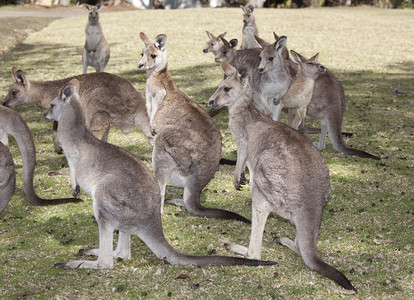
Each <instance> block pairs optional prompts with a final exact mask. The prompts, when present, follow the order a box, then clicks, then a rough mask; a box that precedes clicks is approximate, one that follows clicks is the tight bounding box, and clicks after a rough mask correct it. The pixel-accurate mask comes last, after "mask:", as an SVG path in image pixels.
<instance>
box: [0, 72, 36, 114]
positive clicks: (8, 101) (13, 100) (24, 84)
mask: <svg viewBox="0 0 414 300" xmlns="http://www.w3.org/2000/svg"><path fill="white" fill-rule="evenodd" d="M12 75H13V77H14V79H15V80H16V82H15V83H13V85H12V86H11V87H10V88H9V92H8V94H7V96H6V98H4V100H3V105H4V106H6V107H13V106H16V105H18V104H20V103H24V102H27V101H29V100H30V97H29V88H30V83H29V81H27V80H26V77H25V76H24V73H23V71H22V70H19V69H18V68H16V67H13V68H12Z"/></svg>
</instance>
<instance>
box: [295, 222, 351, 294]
mask: <svg viewBox="0 0 414 300" xmlns="http://www.w3.org/2000/svg"><path fill="white" fill-rule="evenodd" d="M307 225H308V224H306V221H305V220H304V222H300V224H296V226H297V242H298V243H297V246H298V248H299V249H298V250H299V252H300V254H301V256H302V259H303V261H304V262H305V264H306V265H307V266H308V267H309V268H310V269H311V270H314V271H316V272H318V273H319V274H321V275H323V276H325V277H327V278H329V279H331V280H333V281H335V282H336V283H338V284H339V285H340V286H342V287H343V288H344V289H347V290H354V291H355V292H356V289H355V288H354V287H353V286H352V284H351V282H349V280H348V278H346V277H345V275H344V274H342V273H341V272H340V271H338V270H337V269H335V268H334V267H332V266H330V265H329V264H327V263H326V262H324V261H323V260H322V259H321V257H320V256H319V253H318V249H317V246H316V242H317V236H318V232H317V231H319V227H317V228H316V229H315V230H312V229H310V228H314V227H315V226H307Z"/></svg>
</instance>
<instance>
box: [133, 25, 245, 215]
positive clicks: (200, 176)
mask: <svg viewBox="0 0 414 300" xmlns="http://www.w3.org/2000/svg"><path fill="white" fill-rule="evenodd" d="M140 38H141V40H142V42H143V43H144V46H145V48H144V50H143V52H142V58H141V60H140V61H139V63H138V68H139V69H140V70H146V71H147V76H148V78H147V86H146V89H147V107H149V110H148V113H149V114H150V115H151V118H150V122H151V127H152V129H153V131H154V134H155V138H154V147H153V153H152V163H153V168H154V173H155V178H156V179H157V181H158V185H159V188H160V191H161V201H162V204H161V207H160V209H161V210H162V207H163V203H164V198H165V188H166V184H167V180H168V179H170V181H171V183H172V184H174V185H176V186H180V187H184V200H183V202H184V203H183V204H184V206H185V208H186V209H187V210H188V211H189V212H190V213H191V214H193V215H197V216H203V217H215V218H223V219H235V220H239V221H243V222H246V223H249V222H250V221H249V220H247V219H246V218H244V217H242V216H240V215H238V214H236V213H233V212H230V211H226V210H221V209H214V208H207V207H203V206H202V205H201V204H200V195H201V192H202V190H203V188H204V187H205V186H206V185H207V184H208V183H209V182H210V180H211V178H212V177H213V175H214V173H215V172H216V170H217V169H218V166H219V162H220V158H221V134H220V131H219V130H218V128H217V126H216V125H215V123H214V121H213V119H212V118H211V117H210V116H209V115H208V114H207V112H206V111H205V110H204V109H203V108H202V107H201V106H200V105H198V104H197V103H195V102H194V101H192V100H191V99H190V98H189V97H188V96H187V95H185V94H184V93H183V92H181V91H180V90H179V89H178V88H177V86H176V85H175V83H174V81H173V79H172V77H171V74H170V72H169V71H168V70H167V53H166V42H167V37H166V36H165V35H164V34H160V35H158V36H157V37H156V39H155V42H153V41H151V40H150V39H149V38H148V37H147V36H146V35H145V34H144V33H143V32H141V33H140ZM173 202H175V203H181V202H182V200H179V201H177V199H175V200H173Z"/></svg>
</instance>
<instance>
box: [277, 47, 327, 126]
mask: <svg viewBox="0 0 414 300" xmlns="http://www.w3.org/2000/svg"><path fill="white" fill-rule="evenodd" d="M290 53H291V54H292V57H293V59H294V60H295V61H296V62H297V63H298V65H297V68H298V71H297V74H296V76H295V77H293V79H292V82H291V83H290V85H289V89H288V90H287V92H286V94H285V95H284V96H283V98H282V100H281V101H282V109H283V108H288V111H289V114H288V124H289V126H290V127H292V128H294V129H298V127H299V125H300V124H302V122H304V120H305V116H306V111H307V109H308V105H309V103H310V102H311V100H312V95H313V90H314V87H315V80H316V79H317V78H318V77H319V75H321V74H323V73H325V71H326V68H325V67H324V66H322V65H321V64H320V63H319V61H318V56H319V54H316V55H314V56H313V57H311V58H309V59H306V58H305V57H303V56H302V55H300V54H299V53H296V52H295V51H293V50H290Z"/></svg>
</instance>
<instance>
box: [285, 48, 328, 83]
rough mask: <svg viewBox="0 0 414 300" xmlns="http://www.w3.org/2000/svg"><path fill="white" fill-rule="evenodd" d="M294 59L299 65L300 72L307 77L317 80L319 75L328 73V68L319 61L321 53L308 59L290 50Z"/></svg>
mask: <svg viewBox="0 0 414 300" xmlns="http://www.w3.org/2000/svg"><path fill="white" fill-rule="evenodd" d="M290 53H291V54H292V57H293V59H294V60H295V61H296V62H297V63H298V64H299V70H300V71H301V72H302V74H303V75H304V76H305V77H309V78H312V79H316V78H318V77H319V75H321V74H323V73H325V72H326V68H325V67H324V66H323V65H321V64H320V63H319V61H318V57H319V53H317V54H315V55H314V56H312V57H311V58H309V59H306V58H305V57H303V56H302V55H300V54H299V53H297V52H295V51H293V50H290Z"/></svg>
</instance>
